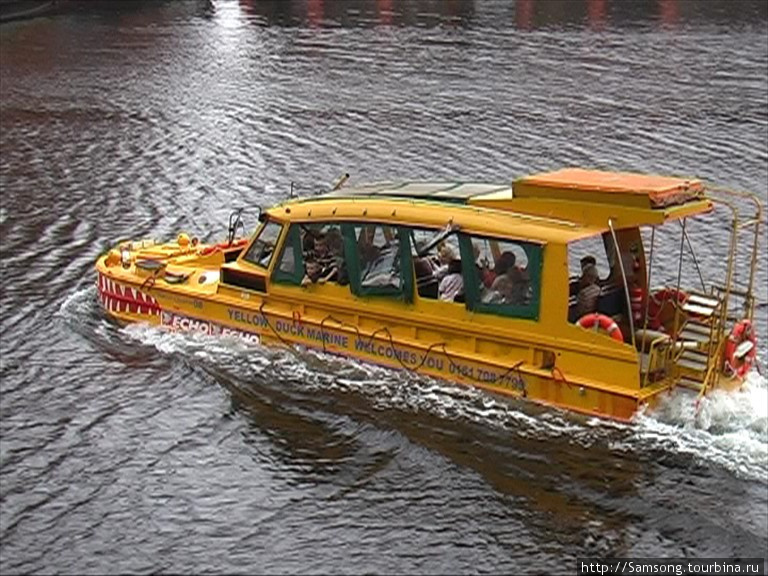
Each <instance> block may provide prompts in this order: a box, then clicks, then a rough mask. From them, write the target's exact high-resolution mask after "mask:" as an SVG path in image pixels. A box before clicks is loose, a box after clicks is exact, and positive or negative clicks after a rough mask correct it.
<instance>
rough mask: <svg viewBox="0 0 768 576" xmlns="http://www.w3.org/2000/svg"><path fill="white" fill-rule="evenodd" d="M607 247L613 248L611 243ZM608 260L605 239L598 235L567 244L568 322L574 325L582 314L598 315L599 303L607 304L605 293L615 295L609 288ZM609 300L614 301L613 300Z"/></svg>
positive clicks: (609, 270) (612, 298) (612, 297)
mask: <svg viewBox="0 0 768 576" xmlns="http://www.w3.org/2000/svg"><path fill="white" fill-rule="evenodd" d="M610 247H611V248H612V247H613V244H612V242H611V244H610ZM611 259H612V253H611V254H610V255H609V253H608V252H607V251H606V244H605V241H604V238H602V237H601V236H599V235H598V236H592V237H590V238H584V239H582V240H577V241H576V242H571V243H570V244H568V321H569V322H577V321H578V319H579V318H581V317H582V316H584V315H585V314H589V313H591V312H597V311H598V310H599V309H600V307H601V303H602V304H606V302H607V300H606V298H605V297H604V293H605V294H610V293H611V292H615V291H612V290H610V286H609V284H610V282H609V277H610V274H611V264H612V263H611ZM618 296H622V295H621V294H619V295H618ZM608 299H609V300H616V297H614V296H611V297H610V298H608ZM609 304H610V303H609ZM611 307H613V305H612V304H611Z"/></svg>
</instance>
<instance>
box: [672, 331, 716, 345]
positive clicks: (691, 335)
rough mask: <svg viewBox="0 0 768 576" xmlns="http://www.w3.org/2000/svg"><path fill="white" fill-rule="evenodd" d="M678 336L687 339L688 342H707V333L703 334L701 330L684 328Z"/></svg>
mask: <svg viewBox="0 0 768 576" xmlns="http://www.w3.org/2000/svg"><path fill="white" fill-rule="evenodd" d="M678 336H679V338H680V339H682V340H688V341H689V342H696V343H698V344H706V343H707V342H709V333H707V334H703V333H701V332H696V331H693V330H687V329H684V330H682V331H681V332H680V334H679V335H678Z"/></svg>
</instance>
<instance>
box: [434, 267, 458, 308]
mask: <svg viewBox="0 0 768 576" xmlns="http://www.w3.org/2000/svg"><path fill="white" fill-rule="evenodd" d="M463 293H464V279H463V278H462V276H461V260H456V259H454V260H451V262H450V263H449V264H448V271H447V273H446V274H445V276H443V279H442V280H440V285H439V286H438V288H437V296H438V298H439V299H440V300H443V301H446V302H453V301H454V300H455V299H456V297H457V296H459V295H461V294H463Z"/></svg>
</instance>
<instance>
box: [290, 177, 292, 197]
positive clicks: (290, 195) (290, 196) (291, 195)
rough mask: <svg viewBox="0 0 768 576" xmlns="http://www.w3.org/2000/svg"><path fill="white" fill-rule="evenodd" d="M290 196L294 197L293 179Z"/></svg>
mask: <svg viewBox="0 0 768 576" xmlns="http://www.w3.org/2000/svg"><path fill="white" fill-rule="evenodd" d="M290 198H293V180H291V195H290Z"/></svg>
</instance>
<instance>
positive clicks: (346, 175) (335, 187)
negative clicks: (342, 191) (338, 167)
mask: <svg viewBox="0 0 768 576" xmlns="http://www.w3.org/2000/svg"><path fill="white" fill-rule="evenodd" d="M347 180H349V173H348V172H345V173H344V174H342V176H341V178H339V179H338V180H336V184H334V185H333V188H331V192H335V191H336V190H338V189H339V188H341V187H342V186H344V183H345V182H346V181H347Z"/></svg>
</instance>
